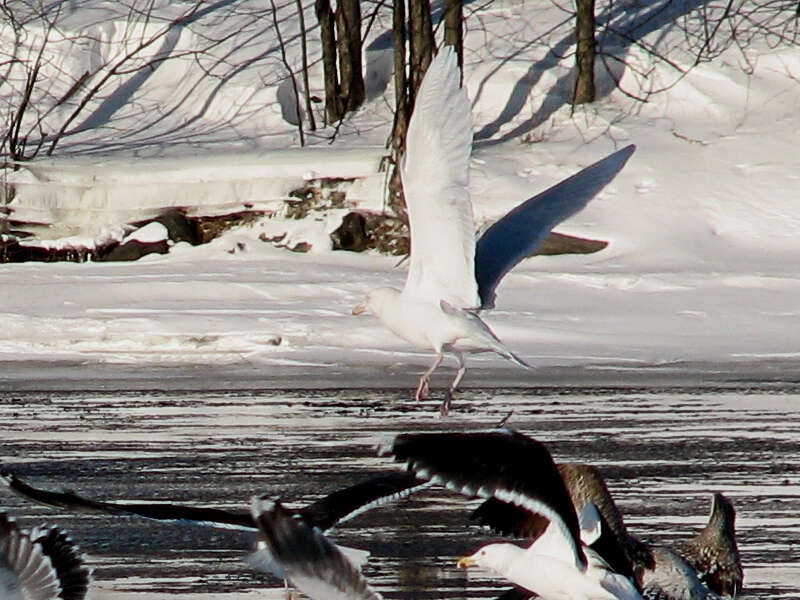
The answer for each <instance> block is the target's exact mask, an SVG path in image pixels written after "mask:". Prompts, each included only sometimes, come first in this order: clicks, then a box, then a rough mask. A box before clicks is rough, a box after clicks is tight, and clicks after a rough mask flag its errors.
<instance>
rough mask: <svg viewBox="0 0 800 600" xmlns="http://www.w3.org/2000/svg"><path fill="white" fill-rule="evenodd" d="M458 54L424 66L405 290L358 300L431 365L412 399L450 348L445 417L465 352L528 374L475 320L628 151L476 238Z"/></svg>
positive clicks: (412, 143)
mask: <svg viewBox="0 0 800 600" xmlns="http://www.w3.org/2000/svg"><path fill="white" fill-rule="evenodd" d="M459 80H460V73H459V69H458V65H457V63H456V56H455V53H454V52H453V50H452V48H450V47H443V48H441V49H440V50H439V53H438V54H437V56H436V57H435V59H434V60H433V61H432V62H431V64H430V66H429V67H428V71H427V72H426V73H425V77H424V79H423V82H422V85H421V86H420V89H419V92H418V94H417V99H416V102H415V105H414V113H413V115H412V117H411V122H410V123H409V126H408V133H407V136H406V152H405V156H404V157H403V163H402V166H401V175H402V180H403V191H404V194H405V200H406V208H407V211H408V221H409V228H410V232H411V256H410V266H409V269H408V276H407V278H406V284H405V287H404V288H403V290H402V292H401V291H399V290H396V289H393V288H380V289H376V290H374V291H372V292H371V293H370V294H369V295H368V296H367V299H366V301H365V302H364V303H363V304H360V305H359V306H357V307H355V308H354V309H353V314H360V313H362V312H364V311H366V310H367V309H369V310H370V311H371V312H372V313H373V314H374V315H375V316H377V317H378V318H379V319H380V320H381V321H382V322H383V324H384V325H386V327H388V328H389V329H390V330H391V331H392V332H393V333H395V334H396V335H398V336H399V337H401V338H403V339H404V340H406V341H407V342H409V343H411V344H412V345H414V346H417V347H419V348H431V349H432V350H433V351H434V352H436V359H435V360H434V362H433V364H432V365H431V367H430V368H429V369H428V370H427V371H426V372H425V373H424V374H423V375H422V376H421V377H420V380H419V384H418V386H417V390H416V393H415V398H416V399H417V400H420V399H422V398H425V397H427V395H428V391H429V381H430V377H431V375H432V374H433V372H434V371H435V370H436V368H437V367H438V366H439V365H440V364H441V362H442V360H443V358H444V354H443V353H444V352H450V353H451V354H453V355H454V356H455V358H456V360H457V361H458V372H457V373H456V376H455V378H454V379H453V382H452V383H451V384H450V388H449V390H448V391H447V392H446V394H445V398H444V402H443V403H442V409H441V410H442V414H443V415H444V414H447V411H448V409H449V406H450V401H451V399H452V395H453V392H454V391H455V389H456V388H457V387H458V384H459V382H460V381H461V378H462V377H463V376H464V372H465V371H466V366H465V363H464V356H463V354H464V353H478V352H495V353H497V354H499V355H500V356H502V357H503V358H506V359H508V360H510V361H512V362H514V363H516V364H518V365H520V366H522V367H526V368H530V366H529V365H528V364H526V363H525V362H524V361H523V360H522V359H521V358H519V357H518V356H516V355H515V354H514V353H513V352H511V351H510V350H509V349H508V348H506V346H505V345H504V344H503V342H501V341H500V339H499V338H498V337H497V336H496V335H495V334H494V333H493V332H492V330H491V329H490V328H489V326H488V325H487V324H486V323H484V322H483V321H482V320H481V318H480V317H479V316H478V315H477V311H479V310H481V309H484V308H491V307H493V306H494V295H495V288H496V287H497V285H498V284H499V282H500V280H501V279H502V277H503V276H504V275H505V274H506V273H507V272H508V271H510V270H511V269H512V268H513V267H514V266H515V265H516V264H517V263H519V262H520V261H521V260H522V259H524V258H525V257H527V256H530V255H531V254H532V253H533V252H534V251H535V250H536V249H537V248H538V247H539V246H540V245H541V243H542V242H543V241H544V239H545V238H546V237H547V235H548V234H549V232H550V230H551V229H552V228H553V227H555V226H556V225H557V224H558V223H560V222H561V221H563V220H564V219H566V218H567V217H569V216H570V215H573V214H574V213H576V212H578V211H579V210H581V209H582V208H583V207H584V206H586V204H587V203H588V202H589V200H591V199H592V198H593V197H594V196H595V195H596V194H597V193H598V192H599V191H600V190H601V189H602V188H603V187H604V186H605V185H606V184H607V183H608V182H609V181H611V180H612V179H613V178H614V176H615V175H616V174H617V173H618V172H619V170H620V169H622V167H623V166H624V165H625V163H626V162H627V160H628V158H629V157H630V156H631V154H632V153H633V151H634V149H635V147H634V146H633V145H630V146H627V147H626V148H623V149H622V150H619V151H617V152H616V153H614V154H612V155H610V156H608V157H606V158H605V159H603V160H601V161H599V162H597V163H595V164H593V165H591V166H589V167H587V168H585V169H584V170H582V171H580V172H579V173H577V174H575V175H573V176H572V177H570V178H568V179H566V180H564V181H562V182H561V183H559V184H557V185H555V186H553V187H552V188H550V189H548V190H547V191H545V192H542V193H541V194H538V195H537V196H534V197H533V198H530V199H528V200H526V201H525V202H523V203H522V204H520V205H519V206H517V207H516V208H514V209H513V210H512V211H511V212H509V213H508V214H506V215H505V216H504V217H503V218H502V219H500V220H499V221H497V222H496V223H494V224H493V225H492V226H491V227H490V228H489V229H487V230H486V232H485V233H484V234H483V236H482V237H481V238H480V240H478V242H477V245H476V242H475V224H474V220H473V215H472V204H471V201H470V197H469V157H470V153H471V151H472V115H471V109H470V103H469V100H468V99H467V95H466V92H465V91H464V89H463V88H461V87H460V84H459Z"/></svg>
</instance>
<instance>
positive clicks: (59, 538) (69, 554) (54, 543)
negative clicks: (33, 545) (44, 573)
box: [31, 527, 92, 600]
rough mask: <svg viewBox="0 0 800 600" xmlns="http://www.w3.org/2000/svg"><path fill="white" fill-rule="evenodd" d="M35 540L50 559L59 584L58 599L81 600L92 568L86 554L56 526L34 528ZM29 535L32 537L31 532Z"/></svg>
mask: <svg viewBox="0 0 800 600" xmlns="http://www.w3.org/2000/svg"><path fill="white" fill-rule="evenodd" d="M35 531H36V533H37V535H36V536H35V537H36V542H37V543H38V544H39V545H40V546H41V547H42V552H43V553H44V554H45V556H47V557H48V558H49V559H50V563H51V564H52V565H53V568H54V569H55V571H56V575H57V577H58V581H59V584H60V586H61V593H60V594H59V596H58V597H59V599H60V600H83V599H84V598H85V597H86V595H87V594H88V592H89V586H90V584H91V581H92V570H91V569H90V568H89V567H88V566H87V565H86V556H85V555H84V554H81V552H80V549H79V548H78V546H77V545H76V544H75V542H73V541H72V538H70V537H69V535H68V534H67V533H66V532H64V531H62V530H61V529H59V528H58V527H47V528H44V529H36V530H35ZM31 537H34V536H33V534H32V536H31Z"/></svg>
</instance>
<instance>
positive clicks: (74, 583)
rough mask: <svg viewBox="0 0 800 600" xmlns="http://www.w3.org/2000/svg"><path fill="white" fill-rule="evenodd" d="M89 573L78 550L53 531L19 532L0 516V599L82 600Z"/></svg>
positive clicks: (8, 519)
mask: <svg viewBox="0 0 800 600" xmlns="http://www.w3.org/2000/svg"><path fill="white" fill-rule="evenodd" d="M90 580H91V571H90V569H89V568H88V567H87V566H86V564H85V563H84V557H83V556H82V555H81V554H79V550H78V547H77V546H76V545H75V543H74V542H73V541H72V540H71V539H70V538H69V537H68V536H67V534H66V533H64V532H63V531H61V530H59V529H58V528H56V527H48V528H34V529H31V530H25V529H21V528H19V527H18V526H17V524H16V522H15V521H14V519H12V518H10V517H8V516H7V515H6V514H5V513H0V598H2V599H3V600H83V598H85V597H86V593H87V591H88V589H89V583H90Z"/></svg>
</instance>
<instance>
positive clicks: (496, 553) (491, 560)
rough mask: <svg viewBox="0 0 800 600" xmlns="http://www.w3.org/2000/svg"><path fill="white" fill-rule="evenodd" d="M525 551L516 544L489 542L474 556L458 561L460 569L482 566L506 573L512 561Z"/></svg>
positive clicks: (501, 573)
mask: <svg viewBox="0 0 800 600" xmlns="http://www.w3.org/2000/svg"><path fill="white" fill-rule="evenodd" d="M524 552H525V551H524V550H523V549H522V548H520V547H519V546H515V545H514V544H489V545H488V546H484V547H483V548H481V549H480V550H478V551H477V552H476V553H475V554H473V555H472V556H465V557H464V558H462V559H460V560H459V561H458V568H459V569H467V568H469V567H482V568H484V569H488V570H489V571H494V572H495V573H498V574H499V575H506V574H507V573H508V571H509V569H510V568H511V563H512V562H513V561H514V560H515V559H516V558H517V557H518V556H519V555H520V554H521V553H524Z"/></svg>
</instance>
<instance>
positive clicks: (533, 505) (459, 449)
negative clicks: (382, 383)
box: [382, 429, 586, 568]
mask: <svg viewBox="0 0 800 600" xmlns="http://www.w3.org/2000/svg"><path fill="white" fill-rule="evenodd" d="M382 451H383V452H384V453H390V454H393V455H394V457H395V460H397V461H400V462H406V463H407V464H408V468H409V470H411V471H412V472H413V473H414V474H415V475H416V476H417V477H421V478H427V479H430V480H431V481H433V482H434V483H440V484H442V485H444V486H446V487H447V488H448V489H451V490H453V491H457V492H461V493H462V494H465V495H467V496H470V497H479V498H495V499H497V500H500V501H501V502H504V503H507V504H510V505H515V506H518V507H521V508H522V509H524V510H526V511H528V512H530V513H535V514H537V515H541V516H542V517H544V518H546V519H547V520H548V521H550V524H551V525H553V526H554V527H555V529H556V531H558V532H559V533H560V535H561V537H562V538H563V540H564V548H565V550H566V552H567V553H568V554H569V555H571V556H572V557H573V558H574V560H575V564H576V566H578V567H579V568H582V567H584V566H585V565H586V556H585V555H584V553H583V550H582V548H581V542H580V526H579V523H578V516H577V514H576V513H575V508H574V507H573V505H572V501H571V500H570V497H569V494H568V493H567V489H566V488H565V487H564V482H563V481H562V480H561V475H559V473H558V469H557V468H556V465H555V463H554V462H553V459H552V457H551V456H550V452H549V451H548V450H547V448H546V447H545V446H544V444H542V443H540V442H538V441H536V440H534V439H532V438H529V437H528V436H525V435H523V434H521V433H518V432H516V431H512V430H507V429H502V430H496V431H489V432H485V431H484V432H476V433H460V432H459V433H418V434H402V435H398V436H397V437H396V438H395V440H394V443H393V444H392V445H391V447H388V448H384V449H383V450H382ZM500 506H501V505H500V504H496V505H495V508H499V507H500Z"/></svg>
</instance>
